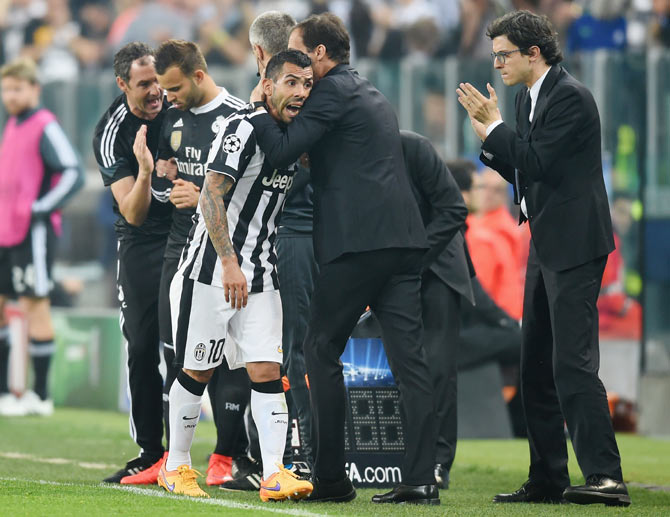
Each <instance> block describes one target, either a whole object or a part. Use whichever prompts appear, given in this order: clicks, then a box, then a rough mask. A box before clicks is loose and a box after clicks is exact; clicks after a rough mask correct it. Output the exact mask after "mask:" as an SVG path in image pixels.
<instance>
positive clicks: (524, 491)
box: [493, 480, 567, 504]
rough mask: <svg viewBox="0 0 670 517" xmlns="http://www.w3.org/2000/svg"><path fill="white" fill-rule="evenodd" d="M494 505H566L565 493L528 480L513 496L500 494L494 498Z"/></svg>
mask: <svg viewBox="0 0 670 517" xmlns="http://www.w3.org/2000/svg"><path fill="white" fill-rule="evenodd" d="M493 502H494V503H548V504H564V503H567V501H566V500H565V499H564V498H563V491H562V490H561V489H560V488H553V487H548V486H546V485H540V484H538V483H533V482H532V481H530V480H528V481H526V482H525V483H524V484H523V485H521V488H519V490H517V491H516V492H512V493H511V494H498V495H496V496H495V497H494V498H493Z"/></svg>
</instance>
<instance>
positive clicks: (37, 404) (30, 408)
mask: <svg viewBox="0 0 670 517" xmlns="http://www.w3.org/2000/svg"><path fill="white" fill-rule="evenodd" d="M21 404H22V405H23V407H24V408H25V410H26V414H28V415H39V416H51V415H53V414H54V402H53V400H51V399H47V400H42V399H41V398H40V397H39V395H38V394H37V393H35V392H34V391H26V392H25V393H24V394H23V396H22V397H21Z"/></svg>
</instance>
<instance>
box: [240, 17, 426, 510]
mask: <svg viewBox="0 0 670 517" xmlns="http://www.w3.org/2000/svg"><path fill="white" fill-rule="evenodd" d="M324 42H326V43H324ZM289 48H295V49H298V50H302V51H303V52H306V53H307V54H308V55H309V56H310V58H311V59H312V67H313V69H314V75H315V77H316V78H318V79H319V81H318V82H317V84H316V85H315V87H314V89H313V91H312V94H311V95H310V98H309V99H308V101H307V102H306V103H305V105H304V107H303V108H302V110H301V113H300V114H299V115H298V116H297V117H296V118H295V120H294V122H293V123H292V124H290V125H289V126H287V127H286V128H285V130H284V132H283V131H282V129H280V128H279V126H277V124H276V123H275V122H274V120H273V119H272V118H271V117H270V116H269V115H262V116H256V117H254V118H253V119H252V124H253V125H254V129H255V131H256V136H257V141H258V144H259V146H260V147H261V149H262V150H263V151H264V152H265V153H266V156H267V157H268V159H269V160H270V162H271V163H272V164H273V165H274V166H275V167H281V166H282V165H285V164H288V163H290V162H292V161H295V160H296V159H297V158H298V157H299V156H300V154H301V153H303V152H304V151H308V152H309V156H310V164H311V175H312V184H313V186H314V251H315V255H316V259H317V262H318V263H319V266H320V272H319V275H318V276H317V278H316V283H315V288H314V293H313V295H312V303H311V313H310V318H309V326H308V330H307V337H306V338H305V345H304V350H305V359H306V363H307V374H308V376H309V383H310V389H311V399H312V411H313V414H314V424H315V441H316V454H315V466H314V471H315V484H314V492H313V493H312V495H311V497H310V499H312V500H319V501H349V500H351V499H353V498H354V497H355V495H356V492H355V490H354V488H353V486H352V485H351V482H350V481H349V479H348V478H347V477H346V473H345V469H344V463H345V459H344V412H345V388H344V378H343V375H342V363H341V362H340V356H341V354H342V352H343V351H344V347H345V345H346V342H347V339H348V337H349V335H350V334H351V331H352V329H353V328H354V326H355V324H356V322H357V321H358V318H359V316H360V315H361V314H362V313H363V311H364V310H365V308H366V306H367V305H369V306H370V307H371V308H372V309H373V310H374V311H375V314H376V315H377V318H378V319H379V322H380V324H381V327H382V333H383V338H384V345H385V347H386V353H387V356H388V359H389V364H390V366H391V369H392V371H393V374H394V377H395V378H396V380H397V383H398V386H399V389H400V395H401V400H402V402H403V405H404V411H403V412H402V416H403V421H404V422H403V423H404V424H405V426H404V428H405V434H406V443H407V448H406V451H405V460H404V463H403V478H404V479H403V482H404V483H405V485H401V486H399V487H396V489H394V490H393V491H391V492H390V493H388V494H384V495H383V496H375V497H374V498H373V501H375V502H405V501H413V502H424V503H425V502H429V503H432V504H439V498H438V490H437V487H436V486H435V479H434V477H433V463H434V459H435V448H434V443H435V421H434V415H433V393H432V387H431V383H430V373H429V371H428V366H427V364H426V360H425V354H424V351H423V347H422V345H421V334H422V331H421V306H420V303H421V285H420V268H421V257H422V256H423V252H424V249H425V248H426V232H425V230H424V228H423V224H422V222H421V215H420V214H419V211H418V208H417V206H416V202H415V201H414V199H413V197H412V193H411V187H410V184H409V179H408V177H407V173H406V171H405V167H404V162H403V157H402V147H401V144H400V134H399V131H398V123H397V120H396V117H395V114H394V112H393V109H392V107H391V105H390V104H389V102H388V101H387V100H386V98H384V96H383V95H382V94H381V93H379V91H377V90H376V89H375V88H374V87H373V86H372V85H371V84H370V83H369V82H368V81H367V80H365V79H363V78H361V77H360V76H359V75H358V73H357V72H356V71H355V70H353V69H352V68H351V67H350V66H349V65H348V61H349V36H348V34H347V32H346V29H345V28H344V25H343V24H342V22H341V20H340V19H339V18H337V17H335V16H333V15H332V14H329V13H326V14H322V15H318V16H313V17H310V18H308V19H307V20H305V21H304V22H302V23H300V24H298V25H297V26H296V28H295V29H294V30H293V32H292V33H291V37H290V39H289ZM257 98H258V95H256V94H255V95H254V96H253V97H252V99H253V100H256V99H257ZM408 423H409V425H408ZM408 485H410V486H408Z"/></svg>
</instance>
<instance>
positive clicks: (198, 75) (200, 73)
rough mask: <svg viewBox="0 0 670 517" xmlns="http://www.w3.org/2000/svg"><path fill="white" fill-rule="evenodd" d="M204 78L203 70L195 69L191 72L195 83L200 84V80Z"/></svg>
mask: <svg viewBox="0 0 670 517" xmlns="http://www.w3.org/2000/svg"><path fill="white" fill-rule="evenodd" d="M204 78H205V72H204V71H203V70H199V69H198V70H196V71H195V72H193V80H194V81H195V84H197V85H200V83H202V80H203V79H204Z"/></svg>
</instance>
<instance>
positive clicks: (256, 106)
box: [251, 101, 265, 111]
mask: <svg viewBox="0 0 670 517" xmlns="http://www.w3.org/2000/svg"><path fill="white" fill-rule="evenodd" d="M251 105H252V106H253V108H254V111H258V109H259V108H263V109H265V101H256V102H252V103H251Z"/></svg>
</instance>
